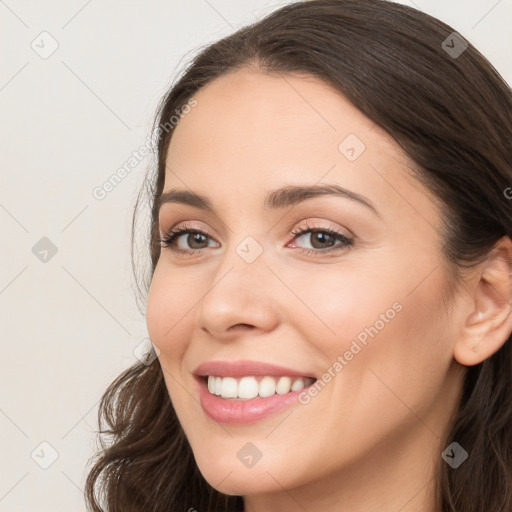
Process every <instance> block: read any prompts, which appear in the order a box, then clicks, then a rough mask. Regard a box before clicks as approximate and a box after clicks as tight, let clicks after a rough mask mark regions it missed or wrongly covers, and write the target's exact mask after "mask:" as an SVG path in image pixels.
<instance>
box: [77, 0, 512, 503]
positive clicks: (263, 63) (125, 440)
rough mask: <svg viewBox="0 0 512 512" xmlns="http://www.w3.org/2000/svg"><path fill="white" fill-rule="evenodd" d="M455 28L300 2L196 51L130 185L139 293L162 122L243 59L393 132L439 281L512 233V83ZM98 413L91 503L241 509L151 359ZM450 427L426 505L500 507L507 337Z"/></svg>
mask: <svg viewBox="0 0 512 512" xmlns="http://www.w3.org/2000/svg"><path fill="white" fill-rule="evenodd" d="M453 32H454V30H453V29H452V28H451V27H449V26H448V25H446V24H444V23H442V22H441V21H439V20H437V19H435V18H432V17H430V16H428V15H426V14H424V13H422V12H420V11H417V10H415V9H412V8H410V7H406V6H404V5H400V4H395V3H391V2H388V1H384V0H312V1H310V2H297V3H293V4H289V5H287V6H285V7H282V8H280V9H279V10H276V11H274V12H273V13H271V14H270V15H268V16H267V17H266V18H264V19H262V20H261V21H258V22H256V23H254V24H252V25H250V26H246V27H244V28H242V29H240V30H238V31H236V32H235V33H233V34H232V35H230V36H228V37H225V38H223V39H221V40H220V41H217V42H215V43H214V44H211V45H209V46H208V47H206V48H205V49H203V50H202V51H201V52H200V53H199V54H198V55H197V56H196V57H195V58H194V59H193V60H192V62H191V63H190V64H189V65H188V66H187V67H186V69H185V70H184V71H183V73H182V74H181V76H179V77H178V78H177V80H176V81H175V83H174V85H173V86H172V87H171V89H170V90H169V91H168V93H167V94H166V96H165V97H164V98H163V100H162V102H161V104H160V106H159V109H158V114H157V117H156V121H155V133H156V137H155V138H156V147H157V162H156V165H155V168H154V169H150V171H149V173H148V175H147V181H146V186H145V187H144V188H143V190H142V191H141V195H139V200H140V198H141V197H142V196H144V194H147V195H149V201H150V208H151V219H150V223H151V226H150V230H149V238H150V244H149V250H150V256H151V270H150V272H148V275H147V278H146V281H145V283H144V287H145V289H146V291H147V289H148V286H149V282H150V280H151V277H152V273H153V271H154V269H155V265H156V263H157V261H158V258H159V255H160V245H159V243H158V216H157V210H156V208H155V203H156V200H157V199H158V197H159V196H160V194H161V193H162V189H163V185H164V177H165V158H166V151H167V148H168V145H169V141H170V139H171V136H172V133H173V126H172V123H169V120H170V119H171V117H172V116H176V112H181V110H180V109H182V108H183V105H185V104H186V103H187V101H189V100H190V98H192V97H193V95H194V94H195V93H197V91H198V90H199V89H201V88H202V87H203V86H205V85H206V84H208V83H209V82H211V81H212V80H214V79H215V78H217V77H219V76H221V75H223V74H226V73H228V72H232V71H235V70H237V69H240V68H243V67H254V68H256V69H259V70H261V71H263V72H265V73H270V74H279V73H282V74H287V73H288V74H290V73H295V72H296V73H300V74H304V73H306V74H308V75H313V76H315V77H318V78H320V79H322V80H323V81H324V82H325V83H327V84H329V85H331V86H333V87H334V88H335V90H337V91H339V92H340V93H341V94H343V95H344V96H345V97H346V98H348V100H349V101H351V102H352V103H353V104H354V105H355V106H356V107H357V108H358V109H359V110H360V111H361V112H363V113H364V114H365V115H366V116H368V117H369V118H370V119H372V120H373V121H374V122H375V123H376V124H377V125H379V126H380V127H381V128H383V129H384V130H386V131H387V132H388V133H389V134H390V135H391V136H392V137H393V138H394V139H395V140H396V141H397V143H398V144H399V145H400V146H401V148H402V149H403V151H404V152H405V153H406V154H407V155H409V156H410V157H411V158H412V160H413V162H415V164H416V165H417V170H416V172H417V178H418V179H419V180H421V181H422V182H423V183H424V184H425V185H426V186H427V187H428V188H429V189H430V190H431V191H432V192H433V193H434V194H435V196H437V198H439V200H440V205H441V210H442V211H441V213H442V218H443V221H444V231H443V233H442V235H443V251H444V254H445V256H446V262H447V263H448V267H447V268H449V269H451V270H450V274H449V278H450V280H451V284H452V285H453V287H454V288H456V287H457V286H460V283H461V282H462V279H463V277H462V276H463V274H464V272H463V271H464V270H467V269H469V270H471V269H472V268H475V266H476V265H477V264H478V263H480V262H481V261H483V259H484V258H485V257H486V255H488V254H489V252H490V250H491V249H492V247H493V245H494V244H495V242H497V240H498V239H499V238H500V237H502V236H503V235H506V236H508V237H511V238H512V200H510V199H508V198H507V195H506V194H505V193H504V191H505V190H507V189H508V187H510V186H512V117H511V116H512V92H511V90H510V88H509V87H508V85H507V84H506V83H505V81H504V80H503V79H502V78H501V77H500V75H499V74H498V72H497V71H496V70H495V69H494V68H493V67H492V66H491V64H490V63H489V62H488V61H487V60H486V59H485V58H484V57H483V56H482V55H481V54H480V53H479V52H478V51H477V50H476V49H475V48H474V47H473V46H472V45H471V44H469V45H468V47H467V48H466V49H464V48H465V44H464V40H463V39H460V36H456V35H455V36H454V35H453ZM450 37H451V38H452V39H450ZM453 37H455V38H456V39H453ZM447 41H448V42H447ZM455 44H457V45H458V46H457V48H456V49H457V50H458V52H456V53H454V52H453V51H450V48H454V47H455ZM461 45H462V46H461ZM460 50H463V51H462V53H460ZM457 53H460V54H457ZM137 204H139V201H138V203H137ZM136 212H137V207H136ZM98 422H99V426H100V430H99V436H98V437H99V439H100V440H101V445H102V448H103V449H102V450H101V451H100V452H99V453H98V454H96V456H95V458H94V459H95V460H94V464H93V466H92V468H91V470H90V472H89V474H88V476H87V481H86V501H87V505H88V507H89V508H90V510H92V511H94V512H102V511H105V510H108V511H109V512H121V511H122V512H128V511H147V510H151V511H152V512H164V511H186V510H189V509H192V510H198V511H200V512H202V511H226V512H227V511H230V512H232V511H242V510H243V499H242V498H241V497H237V496H225V495H223V494H221V493H219V492H218V491H216V490H215V489H213V488H212V487H211V486H210V485H209V484H208V483H207V482H206V481H205V480H204V478H203V477H202V475H201V474H200V472H199V470H198V468H197V465H196V463H195V460H194V457H193V454H192V451H191V448H190V445H189V444H188V441H187V439H186V437H185V435H184V432H183V430H182V428H181V426H180V423H179V421H178V419H177V416H176V413H175V411H174V408H173V406H172V403H171V401H170V399H169V394H168V391H167V389H166V386H165V383H164V379H163V374H162V369H161V367H160V364H159V362H158V360H156V361H155V362H154V363H153V364H150V365H145V364H143V363H137V364H135V365H134V366H132V367H131V368H129V369H127V370H126V371H125V372H124V373H122V374H121V375H120V376H119V377H118V378H117V379H116V380H115V381H114V382H113V383H112V384H111V385H110V386H109V388H108V389H107V390H106V392H105V394H104V395H103V397H102V400H101V404H100V410H99V418H98ZM450 428H451V430H450V431H449V434H448V435H447V437H446V439H445V445H444V446H447V445H448V444H450V443H451V442H452V441H456V442H457V443H459V444H460V445H461V446H462V447H463V448H464V449H465V450H466V451H467V452H468V453H469V458H468V459H467V460H466V461H465V462H464V463H463V464H462V465H461V466H460V467H458V468H457V469H452V468H450V467H449V466H448V464H446V463H445V462H444V461H443V460H442V459H441V456H440V455H441V454H439V466H438V472H437V473H436V478H437V482H436V489H437V500H438V503H437V507H436V510H441V511H443V512H455V511H456V512H475V511H478V512H480V511H485V512H491V511H492V512H498V511H510V510H512V340H511V337H509V338H508V340H507V341H506V343H505V344H504V345H503V347H502V348H501V349H500V350H499V351H498V352H497V353H495V354H494V355H493V356H492V357H489V358H488V359H486V360H485V361H484V362H482V363H480V364H478V365H475V366H471V367H468V368H467V371H466V376H465V381H464V385H463V389H462V395H461V400H460V403H459V406H458V408H457V410H456V411H455V412H454V420H453V424H452V425H450Z"/></svg>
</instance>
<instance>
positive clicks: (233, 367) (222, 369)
mask: <svg viewBox="0 0 512 512" xmlns="http://www.w3.org/2000/svg"><path fill="white" fill-rule="evenodd" d="M194 373H195V374H196V375H198V376H201V377H205V376H207V375H211V376H215V377H245V376H250V375H254V376H257V375H258V376H265V375H269V376H272V377H282V376H287V377H310V378H313V379H316V377H315V376H314V375H313V374H312V373H311V372H308V371H300V370H293V369H292V368H286V367H284V366H278V365H275V364H269V363H264V362H261V361H207V362H206V363H202V364H200V365H199V366H198V367H197V368H196V369H195V370H194Z"/></svg>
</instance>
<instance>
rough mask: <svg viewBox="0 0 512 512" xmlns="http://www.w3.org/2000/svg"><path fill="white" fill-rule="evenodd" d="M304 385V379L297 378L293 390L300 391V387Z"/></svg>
mask: <svg viewBox="0 0 512 512" xmlns="http://www.w3.org/2000/svg"><path fill="white" fill-rule="evenodd" d="M304 386H305V383H304V381H303V380H302V379H297V380H296V381H294V382H293V384H292V391H299V389H302V388H303V387H304Z"/></svg>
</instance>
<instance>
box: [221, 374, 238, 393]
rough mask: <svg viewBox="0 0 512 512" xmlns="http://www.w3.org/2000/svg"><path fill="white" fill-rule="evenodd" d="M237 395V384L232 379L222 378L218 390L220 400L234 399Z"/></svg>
mask: <svg viewBox="0 0 512 512" xmlns="http://www.w3.org/2000/svg"><path fill="white" fill-rule="evenodd" d="M237 394H238V383H237V381H236V380H235V379H233V377H224V378H223V379H222V384H221V388H220V396H221V397H222V398H236V397H237Z"/></svg>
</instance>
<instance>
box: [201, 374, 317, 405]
mask: <svg viewBox="0 0 512 512" xmlns="http://www.w3.org/2000/svg"><path fill="white" fill-rule="evenodd" d="M276 380H277V382H276ZM313 382H314V379H311V378H307V377H305V378H302V377H299V378H295V379H294V380H292V378H291V377H279V378H278V377H270V376H265V377H263V378H261V379H260V380H259V381H258V379H257V378H256V377H250V376H249V377H242V378H241V379H235V378H234V377H213V376H211V375H209V376H208V391H209V392H210V393H211V394H212V395H217V396H221V397H222V398H239V399H241V400H250V399H251V398H256V397H257V396H260V397H269V396H272V395H274V394H275V393H277V394H279V395H285V394H286V393H289V392H290V391H298V390H300V389H302V388H304V387H305V386H309V385H310V384H312V383H313Z"/></svg>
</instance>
